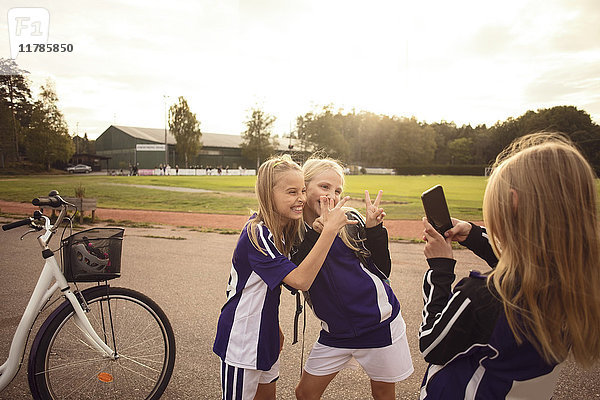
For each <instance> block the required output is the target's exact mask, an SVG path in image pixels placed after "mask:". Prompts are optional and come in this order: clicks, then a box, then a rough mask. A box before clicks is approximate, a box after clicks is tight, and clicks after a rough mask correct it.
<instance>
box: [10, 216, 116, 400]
mask: <svg viewBox="0 0 600 400" xmlns="http://www.w3.org/2000/svg"><path fill="white" fill-rule="evenodd" d="M65 213H66V210H64V209H63V211H61V214H60V215H59V217H58V219H57V223H56V224H55V225H54V226H50V222H49V219H47V217H44V218H46V233H45V234H44V235H42V236H40V237H39V238H38V241H39V242H40V244H41V245H42V248H44V249H48V242H49V241H50V238H51V237H52V235H53V233H54V231H55V230H56V227H57V226H58V225H59V221H62V218H63V217H64V214H65ZM58 289H60V291H61V292H62V294H63V296H64V297H65V298H66V301H68V302H69V303H71V305H72V306H73V310H74V311H75V314H76V315H75V318H74V321H75V324H76V325H77V327H78V328H79V329H80V330H81V331H82V332H84V334H85V335H84V336H85V339H86V340H87V342H88V344H89V345H90V346H92V347H93V348H95V349H96V350H98V351H99V352H101V353H103V354H104V356H105V357H108V358H113V359H115V358H116V357H117V355H116V353H115V352H114V351H113V350H112V349H111V348H110V347H108V346H107V345H106V344H105V343H104V341H103V340H102V339H101V338H100V337H99V336H98V334H97V333H96V332H95V331H94V329H93V328H92V325H91V324H90V322H89V320H88V318H87V316H86V315H85V311H84V310H83V308H82V307H81V304H80V302H79V300H78V299H77V297H76V296H75V294H74V293H73V292H72V291H71V288H70V286H69V284H68V282H67V280H66V279H65V277H64V275H63V274H62V272H61V270H60V266H59V265H58V262H57V261H56V257H55V256H54V254H52V255H51V256H50V257H48V258H46V262H45V264H44V268H43V269H42V272H41V274H40V277H39V278H38V281H37V284H36V285H35V289H34V290H33V294H32V295H31V298H30V299H29V302H28V304H27V307H26V308H25V312H24V313H23V316H22V317H21V321H20V322H19V325H18V327H17V330H16V331H15V334H14V336H13V339H12V342H11V345H10V350H9V354H8V358H7V359H6V361H5V362H4V364H2V365H1V366H0V391H2V390H3V389H4V388H5V387H6V386H8V384H9V383H10V382H11V381H12V379H13V378H14V377H15V375H16V374H17V372H18V370H19V367H20V359H21V357H22V356H23V351H24V350H25V345H26V342H27V338H28V336H29V331H30V330H31V329H32V327H33V324H34V323H35V319H36V317H37V315H38V314H39V313H40V311H41V310H42V307H43V306H44V305H45V304H46V302H47V301H48V300H49V299H50V297H52V295H53V294H54V292H56V291H57V290H58Z"/></svg>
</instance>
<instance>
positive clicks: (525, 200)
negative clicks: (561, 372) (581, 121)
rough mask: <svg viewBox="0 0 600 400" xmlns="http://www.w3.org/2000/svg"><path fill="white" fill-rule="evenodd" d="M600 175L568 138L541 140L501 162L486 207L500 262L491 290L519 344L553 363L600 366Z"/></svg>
mask: <svg viewBox="0 0 600 400" xmlns="http://www.w3.org/2000/svg"><path fill="white" fill-rule="evenodd" d="M596 196H597V194H596V183H595V175H594V172H593V170H592V168H591V167H590V165H589V164H588V163H587V161H586V160H585V159H584V157H583V156H582V155H581V153H580V152H579V151H578V150H577V149H576V148H575V146H574V145H573V144H572V143H571V142H570V141H569V139H568V138H566V137H564V136H562V135H560V134H558V133H548V132H540V133H536V134H532V135H527V136H525V137H523V138H521V139H518V140H517V141H515V142H514V143H513V144H512V145H511V146H509V147H508V148H507V149H505V150H504V151H503V152H502V153H501V154H500V155H499V156H498V158H497V159H496V162H495V165H494V168H493V172H492V174H491V177H490V179H489V182H488V184H487V188H486V191H485V196H484V201H483V217H484V220H485V223H486V227H487V229H488V233H489V237H490V242H491V244H492V246H493V248H494V252H495V253H496V255H497V256H498V258H499V263H498V266H497V267H496V268H495V270H494V271H493V272H492V273H491V274H490V276H489V278H488V279H489V280H488V284H489V285H490V286H492V287H493V289H495V291H496V292H497V293H498V295H499V296H500V298H501V300H502V302H503V305H504V311H505V314H506V318H507V320H508V323H509V326H510V328H511V330H512V332H513V334H514V335H515V338H516V339H517V342H518V343H522V342H523V341H524V340H527V341H529V342H530V343H532V344H533V346H534V347H535V348H536V349H537V351H538V352H539V353H540V355H542V356H543V358H544V359H545V360H546V361H547V362H562V361H563V360H565V359H566V358H567V356H568V355H569V352H571V354H572V355H573V357H574V358H575V361H577V362H578V363H580V364H582V365H583V366H590V365H591V364H593V363H594V362H595V361H597V360H600V339H599V338H600V265H599V263H600V247H599V246H600V244H599V243H600V242H599V236H598V234H599V232H598V219H597V208H596V207H597V199H596Z"/></svg>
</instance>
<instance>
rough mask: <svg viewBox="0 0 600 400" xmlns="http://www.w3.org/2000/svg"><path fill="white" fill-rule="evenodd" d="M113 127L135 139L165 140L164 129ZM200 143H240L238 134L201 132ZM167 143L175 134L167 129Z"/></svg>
mask: <svg viewBox="0 0 600 400" xmlns="http://www.w3.org/2000/svg"><path fill="white" fill-rule="evenodd" d="M113 126H114V127H115V128H117V129H119V130H120V131H122V132H125V133H126V134H128V135H129V136H132V137H134V138H137V139H142V140H148V141H150V142H154V143H164V142H165V130H164V129H156V128H139V127H135V126H123V125H113ZM201 141H202V145H203V146H204V147H239V146H240V143H242V137H241V136H240V135H225V134H222V133H210V132H202V139H201ZM167 143H168V144H172V145H174V144H175V143H176V141H175V136H173V134H172V133H171V131H170V130H167Z"/></svg>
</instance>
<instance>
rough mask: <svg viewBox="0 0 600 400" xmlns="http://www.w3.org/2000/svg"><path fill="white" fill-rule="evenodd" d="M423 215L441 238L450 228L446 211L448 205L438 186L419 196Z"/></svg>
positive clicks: (448, 215) (450, 222)
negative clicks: (423, 211) (423, 210)
mask: <svg viewBox="0 0 600 400" xmlns="http://www.w3.org/2000/svg"><path fill="white" fill-rule="evenodd" d="M421 201H422V202H423V208H424V209H425V215H426V216H427V220H428V221H429V223H430V224H431V225H432V226H433V227H434V228H435V230H436V231H438V232H439V233H440V234H441V235H442V236H444V232H446V231H447V230H448V229H451V228H452V220H451V219H450V212H449V211H448V204H447V203H446V197H445V196H444V189H443V188H442V187H441V186H440V185H436V186H434V187H432V188H430V189H428V190H426V191H424V192H423V194H422V195H421Z"/></svg>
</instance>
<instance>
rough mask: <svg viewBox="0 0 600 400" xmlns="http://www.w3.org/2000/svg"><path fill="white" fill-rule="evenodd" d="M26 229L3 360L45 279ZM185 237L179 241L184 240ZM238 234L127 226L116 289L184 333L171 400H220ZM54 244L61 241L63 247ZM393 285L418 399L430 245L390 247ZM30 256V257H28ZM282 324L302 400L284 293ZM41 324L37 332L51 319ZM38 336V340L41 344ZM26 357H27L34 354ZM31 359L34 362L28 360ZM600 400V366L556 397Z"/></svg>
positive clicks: (0, 264) (568, 375)
mask: <svg viewBox="0 0 600 400" xmlns="http://www.w3.org/2000/svg"><path fill="white" fill-rule="evenodd" d="M23 232H24V228H19V229H15V230H12V231H9V232H0V243H1V244H0V271H1V272H2V279H1V281H0V354H2V355H3V356H6V355H7V354H8V348H9V346H10V340H11V338H12V335H13V333H14V330H15V328H16V326H17V324H18V321H19V318H20V315H21V314H22V312H23V310H24V308H25V305H26V303H27V300H28V298H29V295H30V293H31V291H32V290H33V287H34V285H35V282H33V281H32V279H34V278H33V277H36V276H37V275H38V274H39V270H40V268H41V266H42V260H41V257H40V256H39V247H38V245H37V242H36V240H35V236H34V235H28V236H26V237H25V239H24V240H22V241H20V240H19V236H20V235H21V234H22V233H23ZM175 239H180V240H175ZM236 240H237V236H235V235H219V234H216V233H200V232H195V231H191V230H186V229H179V228H167V227H163V228H157V229H134V228H127V229H126V233H125V241H124V249H123V270H122V277H121V278H120V279H118V280H115V281H113V283H112V284H113V286H123V287H130V288H134V289H136V290H139V291H141V292H143V293H145V294H147V295H148V296H150V297H151V298H152V299H154V300H155V301H156V302H157V303H158V304H159V305H160V306H161V307H162V308H163V309H164V310H165V312H166V313H167V315H168V316H169V319H170V320H171V323H172V325H173V328H174V330H175V335H176V341H177V360H176V365H175V371H174V374H173V378H172V379H171V383H170V384H169V387H168V388H167V390H166V392H165V394H164V396H163V398H164V399H218V398H219V394H220V392H219V368H218V365H219V362H218V358H217V357H216V356H215V355H214V354H213V353H212V341H213V338H214V334H215V326H216V321H217V318H218V315H219V310H220V307H221V306H222V304H223V301H224V299H225V286H226V282H227V278H228V275H229V270H230V265H231V253H232V251H233V248H234V246H235V242H236ZM55 243H57V242H56V241H55ZM390 249H391V253H392V259H393V272H392V287H393V288H394V291H395V293H396V295H397V296H398V298H399V299H400V302H401V305H402V313H403V316H404V319H405V320H406V324H407V329H408V337H409V343H410V348H411V353H412V357H413V362H414V365H415V372H414V373H413V375H412V376H411V377H409V378H408V379H407V380H406V381H404V382H401V383H399V384H398V385H397V396H396V397H397V398H398V399H416V398H418V392H419V384H420V381H421V378H422V377H423V374H424V371H425V367H426V365H425V363H424V361H423V360H422V359H421V357H420V355H419V353H418V350H417V330H418V326H419V322H420V318H421V316H420V313H421V307H422V300H421V279H422V275H423V272H424V268H425V262H424V258H423V253H422V245H419V244H405V243H391V244H390ZM24 251H30V252H31V254H24V253H23V252H24ZM455 254H456V257H457V259H458V260H459V263H458V269H457V274H458V275H459V277H462V276H464V275H466V274H467V273H468V270H469V269H471V268H482V263H481V262H479V261H478V259H477V258H476V257H475V256H474V255H472V254H471V253H470V252H468V251H457V252H456V253H455ZM281 303H282V304H281V309H280V316H281V324H282V327H283V330H284V333H285V335H286V343H285V346H284V350H283V353H282V356H281V365H282V369H281V376H280V380H279V382H278V385H277V390H278V398H280V399H293V398H294V387H295V385H296V383H297V381H298V378H299V374H300V365H301V362H300V359H301V352H302V344H301V343H298V344H295V345H291V339H292V322H293V315H294V307H295V303H294V297H293V296H291V295H289V294H288V293H287V292H285V291H284V293H283V294H282V298H281ZM47 314H48V313H47V312H45V313H44V315H42V316H41V317H40V318H39V321H38V322H37V323H36V325H35V327H34V331H33V333H32V338H33V335H35V332H37V328H38V327H39V325H40V324H41V322H42V321H43V319H44V318H45V315H47ZM318 330H319V326H318V323H317V321H316V319H315V318H314V317H313V316H312V314H311V313H310V312H309V313H308V317H307V327H306V334H305V341H304V350H305V357H306V354H307V353H308V351H309V350H310V347H311V345H312V343H313V342H314V341H315V339H316V337H317V335H318ZM32 338H31V339H30V341H31V340H33V339H32ZM26 357H27V354H26ZM26 360H27V358H25V362H26ZM29 398H31V395H30V394H29V388H28V384H27V376H26V366H25V365H24V366H23V367H22V368H21V370H20V371H19V373H18V374H17V376H16V377H15V379H14V380H13V382H11V383H10V384H9V386H8V387H7V388H6V389H5V390H4V391H3V392H1V393H0V399H7V400H8V399H10V400H13V399H29ZM323 398H324V399H368V398H370V391H369V384H368V378H367V377H366V375H365V374H364V373H363V372H362V371H348V370H345V371H342V372H341V373H340V374H339V375H338V377H336V378H335V379H334V381H333V382H332V384H331V385H330V386H329V388H328V389H327V391H326V392H325V395H324V396H323ZM597 398H600V368H599V367H596V368H594V369H592V370H590V371H582V370H581V369H580V368H578V367H577V366H575V365H574V364H572V363H569V362H567V363H566V365H565V367H564V369H563V372H562V375H561V378H560V381H559V384H558V387H557V389H556V392H555V396H554V399H555V400H556V399H597Z"/></svg>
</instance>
